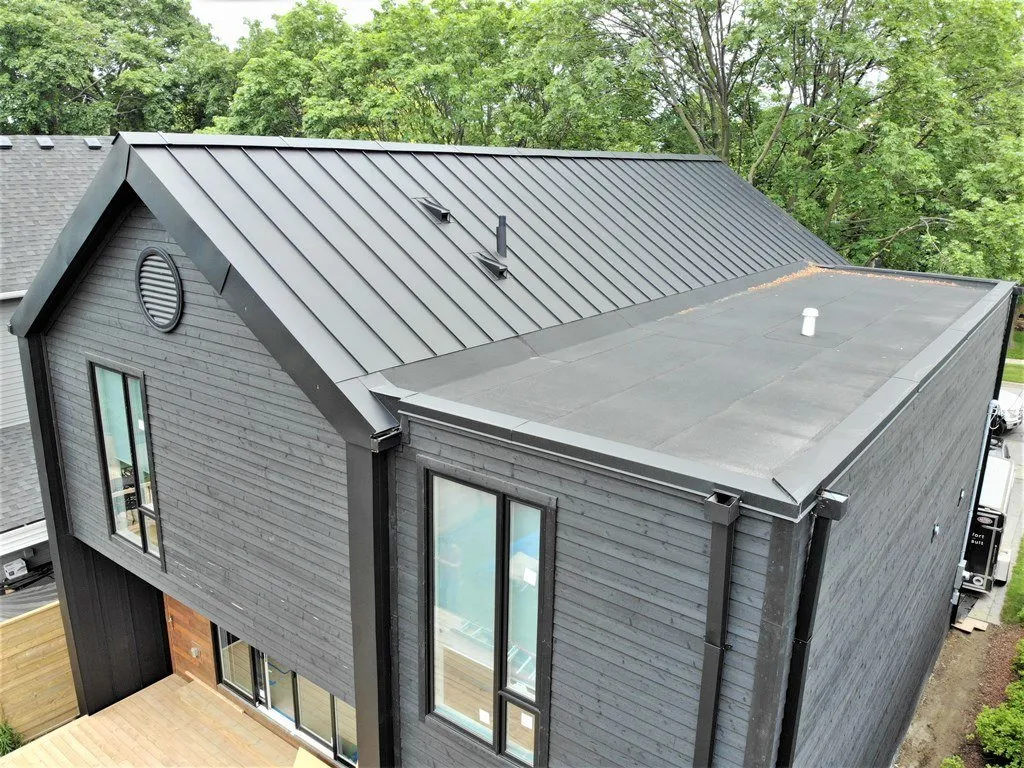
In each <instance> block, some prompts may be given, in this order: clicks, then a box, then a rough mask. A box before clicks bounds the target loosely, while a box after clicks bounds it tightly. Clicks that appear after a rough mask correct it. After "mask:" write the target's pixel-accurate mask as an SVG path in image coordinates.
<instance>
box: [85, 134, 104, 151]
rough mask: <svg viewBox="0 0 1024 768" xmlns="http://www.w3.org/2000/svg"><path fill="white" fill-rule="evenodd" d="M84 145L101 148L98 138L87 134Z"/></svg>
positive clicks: (90, 147)
mask: <svg viewBox="0 0 1024 768" xmlns="http://www.w3.org/2000/svg"><path fill="white" fill-rule="evenodd" d="M85 146H87V147H88V148H89V149H103V145H102V144H101V143H100V140H99V139H97V138H95V137H93V136H89V137H87V138H86V139H85Z"/></svg>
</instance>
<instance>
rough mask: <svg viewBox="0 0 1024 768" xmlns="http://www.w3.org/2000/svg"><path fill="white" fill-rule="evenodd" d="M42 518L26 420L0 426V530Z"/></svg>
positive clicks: (29, 428) (34, 463) (30, 432)
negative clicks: (21, 422) (0, 427)
mask: <svg viewBox="0 0 1024 768" xmlns="http://www.w3.org/2000/svg"><path fill="white" fill-rule="evenodd" d="M42 518H43V502H42V499H41V497H40V495H39V475H38V474H36V459H35V454H34V453H33V449H32V427H31V425H30V424H29V423H28V422H27V421H26V422H25V423H23V424H15V425H14V426H13V427H4V428H3V429H0V533H3V532H4V531H9V530H10V529H12V528H17V527H18V526H22V525H26V524H28V523H32V522H35V521H36V520H41V519H42Z"/></svg>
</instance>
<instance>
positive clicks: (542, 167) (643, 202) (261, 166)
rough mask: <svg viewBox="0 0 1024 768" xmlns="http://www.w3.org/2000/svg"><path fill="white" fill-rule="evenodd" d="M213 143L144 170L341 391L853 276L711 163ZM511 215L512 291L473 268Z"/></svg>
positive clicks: (176, 150)
mask: <svg viewBox="0 0 1024 768" xmlns="http://www.w3.org/2000/svg"><path fill="white" fill-rule="evenodd" d="M203 138H204V137H184V138H183V139H178V138H173V139H168V140H167V142H166V143H164V141H163V140H161V141H159V142H157V143H153V142H152V140H151V139H150V140H149V143H147V142H146V141H140V140H139V139H138V138H133V139H132V144H133V147H134V149H135V151H136V155H137V156H136V158H133V162H134V161H136V160H137V161H138V162H141V163H144V164H145V165H146V166H147V167H148V168H149V169H150V170H151V171H152V172H153V174H154V175H155V177H156V178H157V179H158V180H159V181H160V183H161V184H162V185H163V186H164V187H166V189H167V191H168V192H169V193H170V194H171V195H172V196H173V197H174V198H175V199H176V200H177V202H178V203H179V204H180V205H181V206H182V207H183V208H184V210H185V212H186V214H187V215H188V216H189V217H190V218H192V219H193V220H194V221H195V222H196V224H197V225H198V226H199V227H201V228H202V229H203V230H204V231H205V233H206V234H207V236H208V237H209V238H210V239H211V241H212V242H213V243H214V244H215V245H216V246H217V248H218V249H219V250H220V251H221V253H223V254H224V255H225V256H227V258H228V260H229V261H230V262H231V265H232V267H233V268H234V269H236V270H237V271H238V272H239V274H240V275H241V276H242V277H243V278H244V279H245V280H246V281H247V282H249V284H250V285H252V287H253V288H254V290H255V291H256V292H257V294H259V295H260V296H261V297H262V298H263V299H264V300H265V301H266V302H267V303H268V304H269V305H270V306H271V307H272V308H273V309H274V311H275V312H276V314H277V315H278V317H280V318H281V319H282V320H283V322H284V323H285V325H286V326H288V328H289V330H290V331H291V332H292V333H293V335H294V336H295V337H296V339H298V340H299V341H300V343H302V344H303V345H304V346H305V347H306V348H307V349H314V350H317V355H316V357H317V359H318V361H319V362H321V364H322V365H323V366H324V368H325V372H326V373H327V374H328V375H329V376H330V377H331V378H332V380H334V381H342V380H347V379H350V378H352V377H355V376H359V375H361V374H364V373H368V372H373V371H378V370H381V369H384V368H390V367H392V366H395V365H400V364H403V363H409V362H413V361H416V360H422V359H426V358H430V357H435V356H438V355H443V354H447V353H450V352H455V351H458V350H461V349H466V348H469V347H474V346H478V345H481V344H486V343H489V342H492V341H497V340H500V339H505V338H510V337H513V336H518V335H521V334H523V333H527V332H530V331H534V330H538V329H540V328H545V327H550V326H553V325H559V324H563V323H568V322H572V321H574V320H579V319H581V318H585V317H591V316H594V315H597V314H601V313H604V312H608V311H612V310H615V309H620V308H623V307H627V306H632V305H635V304H639V303H643V302H646V301H649V300H652V299H656V298H660V297H663V296H667V295H672V294H675V293H680V292H684V291H688V290H691V289H694V288H699V287H702V286H705V285H709V284H712V283H717V282H721V281H723V280H729V279H732V278H735V277H739V276H743V275H747V274H751V273H755V272H761V271H764V270H768V269H771V268H774V267H777V266H780V265H784V264H790V263H794V262H798V261H808V260H810V261H817V262H821V263H842V259H841V258H840V257H839V256H838V255H836V254H835V253H834V252H833V251H832V250H831V249H829V248H828V247H827V246H826V245H825V244H824V243H822V242H821V241H819V240H818V239H816V238H815V237H814V236H813V235H811V234H810V233H809V232H807V230H805V229H804V228H802V227H801V226H800V225H798V224H797V223H796V222H795V221H793V220H792V219H790V218H789V217H787V216H786V215H785V214H784V213H783V212H781V211H780V210H779V209H778V208H776V207H775V206H774V205H772V204H771V203H770V202H768V201H767V200H766V199H765V198H764V197H763V196H762V195H760V193H758V192H757V191H756V190H754V189H753V188H752V187H750V186H749V185H747V184H745V183H744V182H742V181H741V180H740V179H739V178H738V177H736V176H735V175H734V174H733V173H732V172H731V171H729V169H728V168H727V167H726V166H725V165H723V164H722V163H720V162H717V161H715V160H710V159H708V158H703V157H701V158H696V157H677V156H668V157H666V156H655V157H653V158H648V157H647V156H642V155H641V156H629V157H620V156H612V155H601V154H593V155H589V154H583V153H564V154H562V153H554V152H552V153H520V152H517V151H516V150H506V151H503V152H499V151H494V150H479V151H472V150H467V149H465V148H458V149H456V148H451V147H443V148H441V147H419V146H416V145H398V146H388V145H378V144H373V143H361V142H315V143H314V142H305V143H304V144H305V145H304V146H301V147H294V146H290V144H289V142H287V141H286V140H283V139H282V140H264V141H263V142H262V143H263V144H265V145H264V146H249V145H245V144H244V140H241V139H237V140H236V141H235V143H234V144H233V145H227V146H225V145H216V144H208V143H205V142H203ZM186 139H187V141H185V140H186ZM182 142H185V143H182ZM199 143H202V144H203V145H202V146H199V145H197V144H199ZM423 197H430V198H433V199H434V200H436V201H437V202H438V203H440V204H441V205H442V206H444V207H446V208H448V209H449V210H450V211H451V221H450V222H449V223H439V222H437V221H436V219H435V218H434V217H433V216H432V215H431V214H430V213H429V212H428V211H427V210H426V209H425V208H424V207H423V206H422V205H421V204H420V203H419V202H417V198H423ZM499 215H507V216H508V221H509V248H508V254H509V255H508V259H507V264H508V268H509V271H508V277H507V278H506V279H504V280H497V279H495V278H493V277H491V276H490V275H489V274H488V273H487V272H485V271H484V270H483V269H482V268H481V267H480V265H479V264H478V263H477V260H476V258H475V257H474V256H473V255H472V254H474V253H477V252H486V253H493V252H494V248H495V236H494V228H495V226H496V224H497V217H498V216H499Z"/></svg>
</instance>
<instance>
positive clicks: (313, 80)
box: [215, 0, 656, 149]
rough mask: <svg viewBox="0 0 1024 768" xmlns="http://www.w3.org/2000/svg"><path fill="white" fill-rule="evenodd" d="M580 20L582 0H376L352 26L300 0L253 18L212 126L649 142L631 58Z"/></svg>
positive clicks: (513, 141)
mask: <svg viewBox="0 0 1024 768" xmlns="http://www.w3.org/2000/svg"><path fill="white" fill-rule="evenodd" d="M585 18H586V14H585V13H584V6H583V0H534V2H526V1H525V0H510V1H508V2H506V1H505V0H468V1H466V2H463V1H462V0H432V1H431V2H427V0H406V1H405V2H392V1H391V0H388V1H387V2H385V3H384V5H383V6H382V8H381V9H380V11H378V12H377V13H376V14H375V16H374V19H373V20H372V21H370V22H369V23H367V24H365V25H363V26H361V27H358V28H353V27H351V26H350V25H348V24H347V23H346V22H345V21H344V19H343V18H342V17H341V15H340V14H339V13H338V11H337V10H336V9H335V7H334V6H333V5H331V4H330V3H327V2H324V1H323V0H308V1H307V2H305V3H301V4H299V5H297V6H296V7H295V8H294V9H293V10H291V11H289V12H288V13H287V14H284V15H283V16H281V17H279V18H278V19H277V25H276V29H275V30H272V31H268V30H264V29H262V28H254V29H253V31H252V34H251V35H250V41H248V42H245V43H243V51H244V50H245V48H246V46H247V45H248V46H250V47H251V48H252V49H253V52H252V53H251V54H249V56H248V60H247V62H246V64H245V66H244V67H243V69H242V71H241V73H240V74H239V89H238V91H237V92H236V93H235V96H234V99H233V100H232V102H231V108H230V110H229V112H228V114H227V115H225V116H223V117H221V118H218V119H217V120H216V122H215V130H217V131H220V132H227V133H280V134H285V135H304V136H327V137H345V138H367V139H375V140H384V141H421V142H433V143H442V144H450V143H457V144H482V145H511V146H544V147H573V148H610V149H654V148H655V146H656V145H655V142H654V130H653V127H652V124H651V121H650V119H649V118H650V115H651V114H652V111H653V101H652V95H651V94H650V92H649V89H647V87H646V82H645V79H644V77H643V72H642V66H641V64H640V63H638V62H636V61H634V60H631V59H630V57H629V55H628V52H624V53H623V55H622V56H621V57H620V56H618V55H615V54H616V53H617V52H616V50H615V44H614V42H613V41H608V40H606V39H604V38H603V36H602V35H600V34H599V33H598V31H597V30H595V29H593V28H591V27H590V26H588V25H587V24H585V23H581V21H582V20H584V19H585ZM296 31H301V33H297V32H296ZM311 41H313V44H311Z"/></svg>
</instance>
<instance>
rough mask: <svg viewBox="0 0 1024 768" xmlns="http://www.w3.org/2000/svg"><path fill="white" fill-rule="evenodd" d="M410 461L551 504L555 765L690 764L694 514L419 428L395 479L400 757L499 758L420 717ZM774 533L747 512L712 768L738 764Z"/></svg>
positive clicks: (566, 469)
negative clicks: (487, 478)
mask: <svg viewBox="0 0 1024 768" xmlns="http://www.w3.org/2000/svg"><path fill="white" fill-rule="evenodd" d="M420 456H429V457H431V458H433V459H436V460H439V461H443V462H446V463H449V464H452V465H456V466H460V467H463V468H466V469H472V470H474V471H476V472H480V473H483V474H487V475H491V476H493V477H495V478H496V479H499V480H504V481H509V482H512V483H514V484H517V485H521V486H523V487H525V488H529V489H533V490H535V491H538V492H541V493H544V494H546V495H550V496H554V497H556V498H557V512H556V520H557V522H556V542H555V580H554V581H555V583H554V593H555V602H554V646H553V658H552V682H551V728H550V732H551V736H550V759H549V762H550V765H552V766H572V767H573V768H581V767H583V766H599V765H601V766H603V765H608V766H612V765H614V766H658V765H672V766H682V765H688V764H689V762H690V760H691V758H692V754H693V745H694V730H695V727H696V723H697V702H698V698H699V695H700V671H701V663H702V658H703V649H704V621H705V612H706V594H707V570H708V543H709V536H710V532H711V526H710V524H709V523H708V522H706V521H705V519H704V513H703V508H702V505H701V504H700V503H698V502H695V501H693V500H691V499H689V498H687V497H684V496H683V495H681V494H678V493H673V492H671V491H670V490H668V489H661V488H657V487H651V486H647V485H644V484H643V483H642V481H639V480H636V479H630V478H625V477H621V476H617V475H614V474H612V473H610V472H607V471H603V470H599V469H594V468H584V467H581V466H579V465H576V464H573V463H571V462H569V461H568V460H562V459H558V458H554V457H549V456H540V455H537V454H534V453H531V452H529V451H527V450H521V449H516V448H514V447H512V446H508V445H504V444H501V443H498V442H496V441H493V440H490V439H488V438H484V437H481V436H473V435H467V434H465V433H462V432H460V431H458V430H456V429H453V428H448V427H444V426H439V425H434V424H427V423H423V422H418V421H415V420H413V421H411V423H410V433H409V443H408V444H407V445H405V446H403V447H402V448H401V450H400V453H399V455H398V457H397V460H396V470H395V471H396V516H397V529H396V534H397V609H396V610H397V617H398V621H397V632H398V644H399V657H398V662H399V663H398V687H399V691H400V702H399V706H400V714H401V717H400V728H401V746H402V755H403V760H404V762H405V764H407V765H415V766H450V765H465V766H468V765H496V764H499V761H498V760H497V759H496V758H495V757H494V756H493V755H492V754H490V753H489V752H488V750H487V748H486V747H483V746H479V745H477V744H475V743H474V742H472V741H471V740H469V739H468V738H464V737H461V736H460V735H458V734H453V733H451V732H450V731H449V730H448V729H445V728H443V727H442V726H440V725H438V724H437V723H435V722H432V721H431V720H423V719H421V715H422V713H421V711H420V707H421V687H420V686H421V674H423V672H424V670H421V669H420V648H419V641H420V627H419V621H420V618H419V617H420V613H419V600H420V593H419V559H420V557H421V554H420V553H421V551H422V550H421V546H420V542H419V539H418V536H419V525H420V520H421V516H422V515H423V499H422V498H421V496H420V494H421V489H420V482H421V472H422V466H421V464H419V463H418V457H420ZM770 532H771V526H770V524H769V523H768V522H767V520H766V519H757V518H753V517H747V516H746V514H744V516H743V517H741V518H740V521H739V523H738V532H737V536H736V558H735V564H734V569H733V579H734V586H733V600H732V604H731V609H730V631H729V635H728V642H729V644H730V645H731V646H732V650H731V651H729V652H728V653H727V655H726V668H725V673H724V681H723V685H722V698H721V706H720V716H719V722H718V733H717V744H716V759H715V765H716V766H741V765H742V764H743V749H744V746H745V738H746V731H747V720H748V717H749V714H750V713H749V706H750V687H751V685H752V681H753V669H754V660H755V659H756V657H757V634H758V628H759V626H760V620H761V616H760V611H761V605H762V603H763V591H764V588H765V573H766V569H767V555H768V537H769V536H770Z"/></svg>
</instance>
